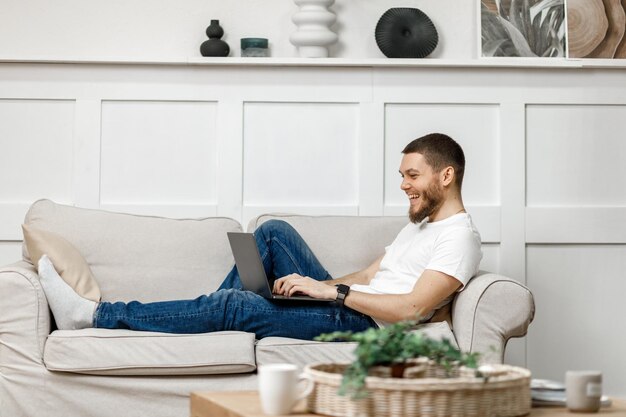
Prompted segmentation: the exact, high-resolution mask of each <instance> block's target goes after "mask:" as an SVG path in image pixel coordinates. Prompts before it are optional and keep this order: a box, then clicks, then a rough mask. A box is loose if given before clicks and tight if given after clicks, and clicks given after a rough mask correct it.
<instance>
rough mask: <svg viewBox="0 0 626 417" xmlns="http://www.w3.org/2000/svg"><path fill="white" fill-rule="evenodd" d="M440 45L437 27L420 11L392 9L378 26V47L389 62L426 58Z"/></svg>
mask: <svg viewBox="0 0 626 417" xmlns="http://www.w3.org/2000/svg"><path fill="white" fill-rule="evenodd" d="M438 42H439V35H438V34H437V29H436V28H435V25H434V24H433V22H432V20H430V18H429V17H428V16H426V14H425V13H424V12H422V11H421V10H419V9H413V8H409V7H394V8H391V9H389V10H387V11H386V12H385V13H383V15H382V16H381V17H380V19H379V20H378V24H377V25H376V43H377V44H378V47H379V48H380V50H381V51H382V53H383V54H385V56H386V57H387V58H424V57H427V56H428V55H430V53H431V52H432V51H434V50H435V48H436V47H437V43H438Z"/></svg>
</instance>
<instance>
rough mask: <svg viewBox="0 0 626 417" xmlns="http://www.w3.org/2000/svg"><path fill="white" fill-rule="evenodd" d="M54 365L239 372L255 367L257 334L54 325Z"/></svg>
mask: <svg viewBox="0 0 626 417" xmlns="http://www.w3.org/2000/svg"><path fill="white" fill-rule="evenodd" d="M44 363H45V365H46V368H47V369H48V370H50V371H63V372H73V373H80V374H90V375H198V374H200V375H210V374H239V373H247V372H253V371H254V370H255V369H256V365H255V359H254V334H252V333H244V332H232V331H227V332H215V333H201V334H169V333H153V332H138V331H131V330H108V329H83V330H56V331H54V332H52V333H51V334H50V335H49V336H48V339H47V341H46V345H45V349H44Z"/></svg>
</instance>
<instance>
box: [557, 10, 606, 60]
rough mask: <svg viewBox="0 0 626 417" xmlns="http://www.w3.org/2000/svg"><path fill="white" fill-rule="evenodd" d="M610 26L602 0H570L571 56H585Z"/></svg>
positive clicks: (568, 30)
mask: <svg viewBox="0 0 626 417" xmlns="http://www.w3.org/2000/svg"><path fill="white" fill-rule="evenodd" d="M608 27H609V22H608V19H607V17H606V14H605V11H604V3H603V2H602V0H568V2H567V34H568V42H569V47H568V49H569V57H570V58H584V57H586V56H587V55H589V54H590V53H591V52H593V50H594V49H595V48H596V47H597V46H598V45H599V44H600V42H602V40H603V39H604V37H605V35H606V31H607V29H608Z"/></svg>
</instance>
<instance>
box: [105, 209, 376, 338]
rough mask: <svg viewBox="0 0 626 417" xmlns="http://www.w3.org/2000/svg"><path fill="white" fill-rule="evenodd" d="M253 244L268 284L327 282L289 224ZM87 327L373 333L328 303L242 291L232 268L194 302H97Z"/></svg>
mask: <svg viewBox="0 0 626 417" xmlns="http://www.w3.org/2000/svg"><path fill="white" fill-rule="evenodd" d="M255 237H256V243H257V245H258V247H259V253H260V254H261V259H262V260H263V266H264V267H265V273H266V274H267V276H268V278H270V280H273V279H275V278H280V277H283V276H285V275H289V274H292V273H298V274H300V275H303V276H309V277H311V278H314V279H316V280H318V281H326V280H329V279H332V277H331V276H330V274H329V273H328V272H327V271H326V270H325V269H324V268H323V267H322V265H321V264H320V263H319V261H318V260H317V258H316V257H315V255H314V254H313V252H312V251H311V249H310V248H309V247H308V245H307V244H306V243H305V242H304V240H303V239H302V237H301V236H300V235H299V234H298V232H296V231H295V230H294V229H293V228H292V227H291V226H290V225H289V224H287V223H285V222H283V221H279V220H270V221H267V222H265V223H263V224H262V225H261V226H260V227H259V228H258V229H257V230H256V231H255ZM93 326H94V327H99V328H106V329H131V330H143V331H152V332H165V333H206V332H217V331H221V330H240V331H244V332H250V333H255V334H256V337H257V338H258V339H262V338H264V337H269V336H282V337H292V338H296V339H308V340H310V339H313V338H314V337H315V336H317V335H319V334H321V333H328V332H333V331H346V330H352V331H362V330H365V329H367V328H369V327H375V326H376V324H375V322H374V321H373V320H372V319H371V318H370V317H369V316H366V315H364V314H361V313H359V312H357V311H354V310H351V309H349V308H347V307H340V306H339V305H337V304H335V303H332V302H328V303H326V302H315V301H311V302H306V301H305V302H301V301H297V302H296V301H282V300H276V301H274V300H267V299H265V298H263V297H261V296H259V295H257V294H255V293H252V292H250V291H245V290H243V289H242V284H241V280H240V279H239V274H238V272H237V267H233V269H232V270H231V271H230V273H229V274H228V275H227V276H226V278H225V279H224V282H223V283H222V285H221V286H220V288H219V289H218V290H217V291H216V292H214V293H212V294H209V295H201V296H200V297H198V298H196V299H194V300H176V301H162V302H155V303H145V304H144V303H140V302H138V301H131V302H129V303H123V302H117V303H108V302H102V303H100V304H99V305H98V307H97V309H96V312H95V314H94V320H93Z"/></svg>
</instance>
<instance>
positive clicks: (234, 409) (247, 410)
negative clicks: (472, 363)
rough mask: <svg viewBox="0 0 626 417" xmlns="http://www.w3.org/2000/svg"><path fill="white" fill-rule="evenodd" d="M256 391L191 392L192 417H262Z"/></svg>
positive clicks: (297, 414)
mask: <svg viewBox="0 0 626 417" xmlns="http://www.w3.org/2000/svg"><path fill="white" fill-rule="evenodd" d="M289 415H290V416H292V417H314V416H316V414H309V413H307V412H306V410H305V403H304V401H302V402H300V403H298V404H297V405H296V407H295V408H294V410H293V412H292V413H291V414H289ZM604 415H611V416H615V417H617V416H621V417H624V416H626V401H624V400H616V399H613V405H612V406H611V407H607V408H602V409H601V410H600V412H599V413H571V412H569V411H567V409H565V408H563V407H540V408H533V409H532V411H531V412H530V414H529V416H530V417H539V416H542V417H578V416H604ZM264 416H266V415H265V414H263V412H262V411H261V404H260V402H259V394H258V392H256V391H240V392H193V393H191V417H264Z"/></svg>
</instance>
